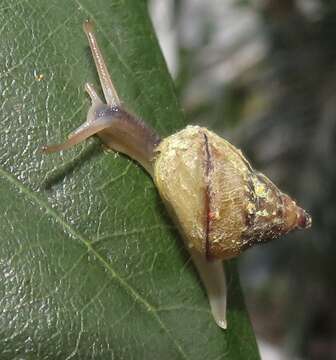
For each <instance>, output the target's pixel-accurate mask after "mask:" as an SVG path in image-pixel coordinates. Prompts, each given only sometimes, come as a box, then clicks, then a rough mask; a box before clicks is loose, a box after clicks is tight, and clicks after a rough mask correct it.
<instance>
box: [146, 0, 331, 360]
mask: <svg viewBox="0 0 336 360" xmlns="http://www.w3.org/2000/svg"><path fill="white" fill-rule="evenodd" d="M148 6H149V9H150V13H151V16H152V20H153V24H154V27H155V29H156V32H157V34H158V37H159V41H160V44H161V47H162V49H163V52H164V55H165V57H166V61H167V64H168V67H169V70H170V72H171V74H172V76H173V78H174V79H175V83H176V88H177V91H178V95H179V97H180V101H181V104H182V106H183V108H184V110H185V115H186V118H187V120H188V122H189V123H193V124H199V125H204V126H207V127H209V128H210V129H212V130H214V131H216V132H217V133H218V134H220V135H222V136H223V137H225V138H227V139H229V140H230V141H232V142H233V143H234V144H235V145H237V146H239V147H240V148H242V149H243V152H244V153H245V154H246V155H247V157H248V158H249V159H250V160H251V162H252V163H253V164H254V166H255V168H257V169H259V170H261V171H262V172H264V173H265V174H267V175H268V176H269V177H270V178H271V179H272V180H273V181H274V182H275V183H276V184H278V185H279V187H280V188H281V189H283V190H284V191H285V192H288V193H289V194H291V195H292V196H293V197H294V198H296V199H297V200H298V202H299V204H301V205H302V206H303V207H304V208H306V209H307V210H308V211H309V212H310V213H311V214H312V216H313V227H312V229H311V230H310V231H304V232H298V233H295V234H291V235H289V236H286V237H284V238H282V239H280V240H278V241H275V242H272V243H270V244H266V245H264V246H261V247H257V248H254V249H252V250H249V251H248V252H246V253H245V254H244V255H243V256H242V257H241V258H240V260H239V266H240V275H241V281H242V285H243V289H244V293H245V299H246V302H247V305H248V309H249V313H250V317H251V320H252V323H253V327H254V329H255V332H256V335H257V338H258V343H259V346H260V351H261V354H262V357H263V359H267V360H276V359H318V360H320V359H336V309H335V308H336V239H334V237H335V236H336V201H335V200H336V191H335V189H336V188H335V184H336V167H335V165H334V164H335V156H336V1H335V0H296V1H295V0H245V1H244V0H207V1H204V0H148Z"/></svg>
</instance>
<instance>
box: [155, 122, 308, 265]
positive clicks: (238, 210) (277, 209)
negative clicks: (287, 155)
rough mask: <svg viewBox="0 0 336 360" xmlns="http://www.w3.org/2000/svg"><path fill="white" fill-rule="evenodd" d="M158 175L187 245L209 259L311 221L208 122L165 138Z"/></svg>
mask: <svg viewBox="0 0 336 360" xmlns="http://www.w3.org/2000/svg"><path fill="white" fill-rule="evenodd" d="M154 181H155V183H156V185H157V188H158V190H159V192H160V195H161V197H162V199H163V200H164V202H165V203H166V206H167V208H168V209H169V211H170V213H171V214H172V216H173V218H174V219H175V222H176V223H177V224H178V226H179V228H180V231H181V232H182V233H183V234H184V237H185V239H186V240H185V241H186V242H187V245H188V246H189V247H191V248H195V249H196V250H197V251H199V252H201V253H202V254H205V255H206V257H207V258H208V259H209V258H218V259H230V258H233V257H235V256H237V255H239V254H240V253H241V252H242V251H243V250H245V249H246V248H249V247H251V246H252V245H254V244H256V243H262V242H265V241H268V240H271V239H274V238H276V237H279V236H280V235H283V234H286V233H288V232H289V231H291V230H293V229H296V228H306V227H309V226H310V224H311V219H310V216H309V215H308V214H307V213H306V212H305V211H304V210H303V209H301V208H300V207H298V206H297V205H296V204H295V202H294V201H293V200H291V199H290V198H289V196H287V195H285V194H283V193H282V192H281V191H280V190H279V189H278V188H277V187H276V186H275V185H274V184H273V183H272V182H271V181H270V180H269V179H268V178H267V177H266V176H264V175H263V174H261V173H259V172H256V171H254V170H253V168H252V167H251V165H250V164H249V162H248V161H247V160H246V159H245V157H244V156H243V155H242V153H241V151H240V150H238V149H237V148H235V147H234V146H233V145H231V144H230V143H229V142H228V141H226V140H224V139H223V138H221V137H219V136H217V135H216V134H214V133H213V132H211V131H209V130H207V129H206V128H202V127H198V126H188V127H187V128H185V129H184V130H182V131H180V132H178V133H176V134H174V135H171V136H169V137H167V138H165V139H163V140H162V142H161V143H160V144H159V146H158V147H157V148H156V157H155V161H154Z"/></svg>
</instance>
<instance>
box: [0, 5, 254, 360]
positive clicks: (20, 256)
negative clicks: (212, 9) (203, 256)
mask: <svg viewBox="0 0 336 360" xmlns="http://www.w3.org/2000/svg"><path fill="white" fill-rule="evenodd" d="M86 18H90V19H92V20H93V21H94V22H95V24H96V32H97V36H98V40H99V43H100V45H101V48H102V49H103V53H104V56H105V58H106V59H107V63H108V67H109V69H110V71H111V74H112V78H113V80H114V83H115V86H116V88H117V89H118V92H119V94H120V96H121V98H122V99H123V101H124V104H125V106H126V107H127V109H128V110H130V111H132V112H135V113H137V114H138V115H139V116H141V117H143V118H145V119H148V122H149V123H151V124H152V126H153V127H154V128H156V129H157V131H158V132H160V133H161V134H162V135H167V134H170V133H171V132H172V131H174V130H177V129H180V128H182V127H183V125H184V120H183V114H182V112H181V110H180V108H179V105H178V102H177V99H176V96H175V94H174V87H173V84H172V81H171V79H170V77H169V75H168V73H167V69H166V66H165V63H164V60H163V58H162V55H161V52H160V50H159V46H158V43H157V40H156V37H155V35H154V32H153V29H152V26H151V23H150V21H149V18H148V14H147V10H146V7H145V2H143V1H136V0H133V1H132V0H124V1H121V0H119V1H116V0H98V1H90V0H81V1H78V0H72V1H70V0H58V1H55V0H51V1H44V0H36V1H29V0H21V1H20V0H18V1H9V0H3V1H2V2H1V5H0V23H1V26H0V29H1V30H0V31H1V37H0V49H1V51H0V58H1V61H0V63H1V69H0V94H1V95H0V96H1V116H0V124H1V132H0V146H1V149H0V214H1V218H0V230H1V233H0V241H1V245H0V274H1V275H0V276H1V282H0V321H1V327H0V335H1V336H0V358H1V359H13V358H15V359H23V358H24V359H162V360H163V359H193V360H195V359H213V360H218V359H258V351H257V348H256V343H255V338H254V334H253V332H252V330H251V326H250V323H249V320H248V317H247V314H246V310H245V307H244V303H243V299H242V296H241V291H240V286H239V279H238V276H237V273H236V270H235V265H234V263H230V264H229V265H228V266H227V267H228V268H229V280H228V283H229V295H230V297H229V314H228V322H229V330H228V331H226V332H224V331H222V330H220V329H219V328H218V327H217V326H216V325H215V323H214V321H213V319H212V316H211V314H210V311H209V305H208V302H207V298H206V295H205V292H204V290H203V288H202V286H201V284H200V282H199V280H198V277H197V274H196V273H195V271H194V269H193V266H192V264H191V262H190V260H189V257H188V254H187V253H186V251H185V250H184V248H183V245H182V241H181V240H180V239H179V235H178V234H177V232H176V230H175V229H174V226H173V225H172V223H171V222H170V220H169V218H168V217H167V216H166V212H165V209H164V207H163V205H162V203H161V201H160V199H159V196H158V194H157V192H156V189H155V187H154V185H153V183H152V181H151V179H150V177H149V176H148V175H147V174H146V173H145V172H144V171H143V169H142V168H141V167H140V166H139V165H137V164H136V163H134V162H133V161H132V160H130V159H128V158H126V157H125V156H122V155H118V154H113V153H107V152H106V151H104V149H103V148H102V147H101V145H100V143H99V141H98V140H97V139H90V140H89V141H87V142H86V143H83V144H80V145H78V146H77V147H75V148H73V149H71V150H69V151H66V152H64V153H61V154H53V155H50V156H45V155H42V154H41V152H40V150H39V149H40V146H41V145H43V144H45V143H54V142H60V141H62V140H64V139H65V137H66V136H67V134H68V133H69V132H70V131H71V130H73V129H75V128H76V127H77V126H79V125H80V124H81V123H82V122H83V121H84V120H85V118H86V112H87V110H88V107H89V99H88V97H87V96H86V94H85V93H84V91H83V86H84V83H85V82H86V81H90V82H93V83H94V84H95V85H96V88H98V89H99V85H98V78H97V74H96V72H95V67H94V63H93V60H92V58H91V55H90V52H89V49H88V45H87V42H86V38H85V36H84V33H83V31H82V22H83V21H84V20H85V19H86Z"/></svg>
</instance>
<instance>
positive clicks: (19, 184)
mask: <svg viewBox="0 0 336 360" xmlns="http://www.w3.org/2000/svg"><path fill="white" fill-rule="evenodd" d="M0 175H2V177H3V178H4V179H5V180H7V181H8V182H9V183H11V184H12V185H14V186H15V187H16V188H17V189H19V190H20V191H21V192H22V193H23V194H24V195H25V196H27V197H28V198H30V199H31V200H33V202H35V203H36V204H38V205H40V206H41V207H43V208H44V209H45V210H46V213H47V214H49V215H50V216H52V217H53V218H54V219H55V220H56V222H57V223H58V224H60V225H61V226H63V228H64V229H66V230H67V231H68V233H69V234H71V235H72V236H73V237H74V238H76V239H78V240H79V241H80V243H82V244H84V245H85V246H86V247H87V249H88V251H91V252H92V254H93V255H94V256H95V257H96V259H98V260H99V261H100V263H101V264H102V265H103V267H104V268H105V269H107V270H108V272H109V273H110V275H111V277H112V278H113V279H116V280H117V281H118V282H119V285H120V286H121V287H123V288H124V289H125V290H126V293H128V294H129V296H131V297H133V298H134V300H135V301H137V302H138V303H139V304H141V305H142V306H143V307H144V308H145V309H146V310H147V312H148V313H150V314H152V316H153V318H154V319H155V320H156V321H157V322H158V324H159V326H160V327H161V328H162V330H163V331H164V332H165V333H166V334H167V336H168V337H169V339H170V340H171V341H172V342H173V344H174V346H175V347H176V349H177V350H178V352H179V353H180V355H181V356H182V357H183V359H186V360H188V359H189V358H188V356H187V354H186V353H185V352H184V350H183V348H182V346H181V345H180V344H179V343H178V342H177V341H176V339H175V338H174V337H173V336H172V335H171V333H170V332H169V330H168V328H167V327H166V325H165V324H164V323H163V321H162V319H161V318H160V316H159V315H158V311H157V309H156V308H155V307H154V306H153V305H151V304H150V303H149V302H148V301H147V300H146V299H145V298H144V297H143V296H141V295H140V294H139V293H138V292H137V291H136V290H135V289H134V288H133V287H132V286H131V285H130V284H129V283H128V282H127V281H126V280H125V279H124V278H122V277H121V276H120V275H119V274H118V272H116V271H115V270H114V268H113V267H112V266H111V265H110V264H109V263H108V262H107V261H106V260H105V259H104V257H103V256H102V255H101V254H100V253H99V252H97V251H96V250H95V249H94V248H93V247H92V242H90V241H88V240H86V239H85V237H84V236H83V235H82V234H80V233H79V232H78V231H77V230H76V229H74V228H73V227H72V226H71V225H69V224H68V223H67V222H66V221H65V220H64V219H63V218H62V217H61V216H60V215H59V214H58V213H57V211H55V210H54V209H53V208H52V207H51V206H50V205H49V204H48V202H46V201H45V200H43V199H41V198H40V197H38V196H37V195H36V193H35V192H33V191H32V190H31V189H30V188H29V187H27V186H26V185H25V184H24V183H22V182H20V181H19V180H18V179H17V178H16V177H15V176H13V175H12V174H11V173H10V172H8V171H7V170H6V169H4V168H3V167H0ZM41 207H39V210H41Z"/></svg>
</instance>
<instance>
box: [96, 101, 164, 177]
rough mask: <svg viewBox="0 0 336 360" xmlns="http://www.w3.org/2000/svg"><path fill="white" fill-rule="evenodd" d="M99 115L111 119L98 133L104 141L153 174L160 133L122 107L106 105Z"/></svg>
mask: <svg viewBox="0 0 336 360" xmlns="http://www.w3.org/2000/svg"><path fill="white" fill-rule="evenodd" d="M99 115H100V116H103V117H104V118H110V119H111V121H110V126H109V127H107V128H106V129H104V130H102V131H100V132H99V133H97V135H98V136H99V137H100V138H101V139H102V140H103V142H104V143H105V144H106V145H107V146H109V147H111V148H112V149H113V150H116V151H118V152H122V153H124V154H126V155H128V156H129V157H130V158H132V159H134V160H136V161H137V162H139V163H140V164H141V165H142V166H143V167H144V168H145V169H146V170H147V171H148V173H149V174H150V175H153V165H152V161H153V158H154V150H155V148H156V147H157V145H158V144H159V143H160V141H161V138H160V136H159V135H158V133H157V132H156V131H154V130H153V129H152V128H151V127H150V126H148V125H147V124H146V123H145V122H144V121H143V120H141V119H139V118H137V117H135V116H133V115H132V114H130V113H128V112H127V111H126V110H124V109H121V108H120V107H106V108H105V109H104V110H103V111H102V113H100V114H99Z"/></svg>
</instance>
